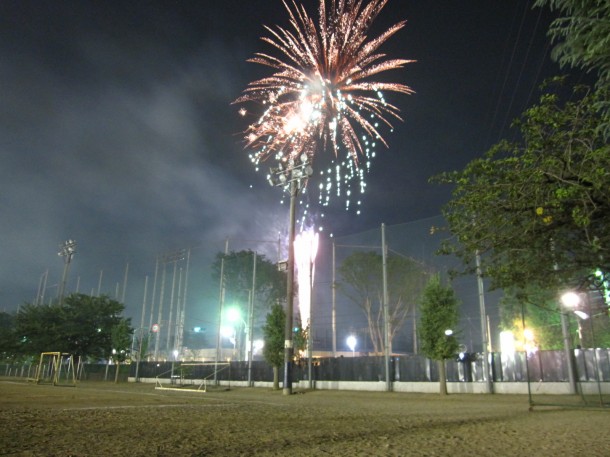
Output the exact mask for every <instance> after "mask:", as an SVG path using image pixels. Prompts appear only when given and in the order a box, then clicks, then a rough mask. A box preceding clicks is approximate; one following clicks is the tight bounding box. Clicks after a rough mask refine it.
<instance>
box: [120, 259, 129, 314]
mask: <svg viewBox="0 0 610 457" xmlns="http://www.w3.org/2000/svg"><path fill="white" fill-rule="evenodd" d="M128 274H129V262H127V263H126V264H125V276H124V277H123V290H122V292H121V303H123V304H125V290H126V289H127V275H128Z"/></svg>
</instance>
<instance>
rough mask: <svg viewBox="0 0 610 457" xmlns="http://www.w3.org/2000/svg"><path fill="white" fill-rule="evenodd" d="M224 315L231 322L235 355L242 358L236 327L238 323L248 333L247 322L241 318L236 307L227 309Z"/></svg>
mask: <svg viewBox="0 0 610 457" xmlns="http://www.w3.org/2000/svg"><path fill="white" fill-rule="evenodd" d="M225 316H226V318H227V321H228V322H229V323H231V324H232V325H231V329H232V333H233V337H234V338H235V340H234V343H233V344H234V348H237V351H236V354H235V356H236V357H237V359H238V360H242V357H241V341H239V339H238V329H237V327H238V326H240V325H243V326H244V331H245V332H246V333H248V324H246V321H245V320H244V319H243V318H242V316H241V310H240V309H239V308H237V307H232V308H229V309H227V312H226V315H225Z"/></svg>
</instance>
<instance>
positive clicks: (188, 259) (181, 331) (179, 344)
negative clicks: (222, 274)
mask: <svg viewBox="0 0 610 457" xmlns="http://www.w3.org/2000/svg"><path fill="white" fill-rule="evenodd" d="M190 264H191V249H190V248H189V250H188V251H187V253H186V270H185V272H184V287H183V288H182V311H181V314H180V326H179V327H178V335H177V343H176V349H178V350H179V351H180V352H182V345H183V343H184V319H185V315H186V290H187V285H188V279H189V267H190Z"/></svg>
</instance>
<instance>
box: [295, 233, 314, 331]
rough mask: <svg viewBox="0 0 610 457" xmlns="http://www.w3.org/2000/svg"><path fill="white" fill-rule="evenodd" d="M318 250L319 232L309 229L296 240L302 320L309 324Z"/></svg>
mask: <svg viewBox="0 0 610 457" xmlns="http://www.w3.org/2000/svg"><path fill="white" fill-rule="evenodd" d="M317 252H318V233H317V232H316V231H315V230H314V229H313V228H310V229H307V230H304V231H302V232H301V233H299V234H298V235H297V236H296V237H295V240H294V256H295V262H296V267H297V281H298V284H299V311H300V312H301V322H302V323H303V325H305V326H308V325H309V321H310V318H311V287H312V285H313V278H314V273H315V260H316V254H317Z"/></svg>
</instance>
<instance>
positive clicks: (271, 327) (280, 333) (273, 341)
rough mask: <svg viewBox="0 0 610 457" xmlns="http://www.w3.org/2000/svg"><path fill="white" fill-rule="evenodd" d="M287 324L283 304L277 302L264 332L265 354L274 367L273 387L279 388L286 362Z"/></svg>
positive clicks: (267, 320) (268, 317)
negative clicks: (281, 369) (280, 376)
mask: <svg viewBox="0 0 610 457" xmlns="http://www.w3.org/2000/svg"><path fill="white" fill-rule="evenodd" d="M285 324H286V313H285V312H284V309H283V308H282V305H280V304H279V303H276V304H275V305H273V306H272V307H271V311H270V312H269V314H267V319H266V322H265V326H264V327H263V334H264V340H265V345H264V347H263V356H264V357H265V360H266V361H267V363H269V365H271V366H272V367H273V389H274V390H279V388H280V381H279V369H280V367H281V366H282V364H283V363H284V339H285V335H284V326H285Z"/></svg>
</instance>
